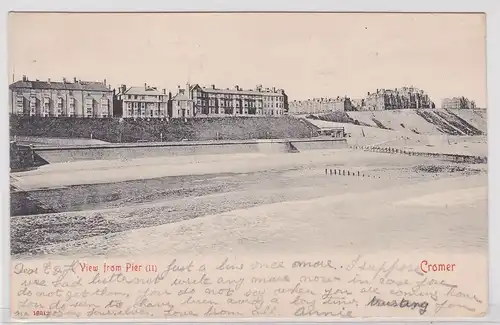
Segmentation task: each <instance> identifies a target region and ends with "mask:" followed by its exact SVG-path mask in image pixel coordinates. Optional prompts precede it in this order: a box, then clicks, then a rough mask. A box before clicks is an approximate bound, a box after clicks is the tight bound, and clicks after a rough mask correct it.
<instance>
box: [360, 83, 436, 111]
mask: <svg viewBox="0 0 500 325" xmlns="http://www.w3.org/2000/svg"><path fill="white" fill-rule="evenodd" d="M434 107H435V105H434V103H433V102H432V101H431V100H430V98H429V96H428V95H427V94H426V93H425V92H424V91H423V90H421V89H418V88H415V87H402V88H396V89H377V91H376V92H375V93H368V95H367V96H366V97H365V98H364V103H363V106H362V107H361V110H368V111H381V110H393V109H408V108H410V109H420V108H434Z"/></svg>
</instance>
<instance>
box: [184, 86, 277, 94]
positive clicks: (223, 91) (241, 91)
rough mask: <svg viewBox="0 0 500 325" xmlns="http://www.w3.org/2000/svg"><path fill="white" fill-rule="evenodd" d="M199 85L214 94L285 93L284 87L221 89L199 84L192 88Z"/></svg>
mask: <svg viewBox="0 0 500 325" xmlns="http://www.w3.org/2000/svg"><path fill="white" fill-rule="evenodd" d="M196 87H199V88H200V89H201V90H202V91H204V92H207V93H213V94H228V95H233V94H236V95H252V96H253V95H264V96H279V95H283V94H284V90H283V89H276V90H275V91H273V90H272V89H265V88H264V89H261V90H257V89H249V90H244V89H241V88H239V89H219V88H212V87H202V86H200V85H198V84H196V85H193V86H191V90H193V89H194V88H196Z"/></svg>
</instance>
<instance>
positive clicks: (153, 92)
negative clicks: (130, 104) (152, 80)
mask: <svg viewBox="0 0 500 325" xmlns="http://www.w3.org/2000/svg"><path fill="white" fill-rule="evenodd" d="M120 94H121V95H139V96H167V95H166V94H164V93H162V92H161V91H159V90H158V89H156V88H153V87H148V88H144V87H129V88H128V89H127V90H125V92H120Z"/></svg>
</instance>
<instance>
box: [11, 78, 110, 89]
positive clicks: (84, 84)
mask: <svg viewBox="0 0 500 325" xmlns="http://www.w3.org/2000/svg"><path fill="white" fill-rule="evenodd" d="M33 83H39V84H43V86H44V87H43V88H40V89H50V90H84V91H101V92H113V89H109V88H108V87H107V85H105V84H104V83H103V82H98V81H83V80H82V81H80V82H77V83H74V82H62V81H51V82H48V81H37V80H34V81H33V80H29V81H22V80H18V81H16V82H14V83H12V84H10V85H9V89H15V88H28V89H39V88H38V87H33ZM55 85H58V86H59V87H54V86H55ZM66 85H72V86H70V87H66ZM73 85H78V86H79V87H73ZM89 86H90V87H92V86H102V88H100V89H92V88H89Z"/></svg>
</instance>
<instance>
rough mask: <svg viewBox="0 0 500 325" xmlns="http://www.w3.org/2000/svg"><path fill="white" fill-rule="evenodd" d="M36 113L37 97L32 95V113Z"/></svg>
mask: <svg viewBox="0 0 500 325" xmlns="http://www.w3.org/2000/svg"><path fill="white" fill-rule="evenodd" d="M35 114H36V97H35V96H32V97H30V115H35Z"/></svg>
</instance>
